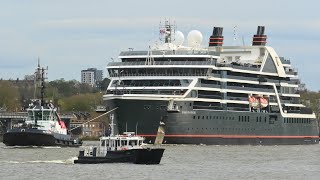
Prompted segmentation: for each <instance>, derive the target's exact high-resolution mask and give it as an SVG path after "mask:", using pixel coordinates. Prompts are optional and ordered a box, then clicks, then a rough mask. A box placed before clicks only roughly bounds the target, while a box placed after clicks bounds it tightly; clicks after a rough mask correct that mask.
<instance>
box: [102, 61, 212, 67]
mask: <svg viewBox="0 0 320 180" xmlns="http://www.w3.org/2000/svg"><path fill="white" fill-rule="evenodd" d="M215 64H216V62H215V61H214V60H204V61H154V63H153V64H152V66H157V65H200V66H201V65H215ZM137 65H147V64H146V62H145V61H131V62H130V61H129V62H110V63H108V66H137Z"/></svg>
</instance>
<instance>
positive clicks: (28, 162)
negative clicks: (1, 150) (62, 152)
mask: <svg viewBox="0 0 320 180" xmlns="http://www.w3.org/2000/svg"><path fill="white" fill-rule="evenodd" d="M75 159H77V157H71V158H69V159H61V160H60V159H57V160H33V161H0V163H8V164H30V163H33V164H36V163H44V164H73V161H74V160H75Z"/></svg>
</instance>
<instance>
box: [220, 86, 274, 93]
mask: <svg viewBox="0 0 320 180" xmlns="http://www.w3.org/2000/svg"><path fill="white" fill-rule="evenodd" d="M226 89H236V90H246V91H261V92H274V91H273V89H263V88H253V87H239V86H230V85H229V86H227V87H226Z"/></svg>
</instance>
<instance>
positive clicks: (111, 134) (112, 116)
mask: <svg viewBox="0 0 320 180" xmlns="http://www.w3.org/2000/svg"><path fill="white" fill-rule="evenodd" d="M113 118H114V114H110V119H111V124H110V125H111V133H110V136H113V135H114V127H113V126H114V124H113Z"/></svg>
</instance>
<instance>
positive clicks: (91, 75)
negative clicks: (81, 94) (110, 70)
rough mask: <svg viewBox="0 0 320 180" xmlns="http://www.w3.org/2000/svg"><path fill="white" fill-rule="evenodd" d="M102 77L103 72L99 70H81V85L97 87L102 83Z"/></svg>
mask: <svg viewBox="0 0 320 180" xmlns="http://www.w3.org/2000/svg"><path fill="white" fill-rule="evenodd" d="M102 76H103V72H102V70H97V68H88V69H87V70H81V83H86V84H89V85H90V86H92V87H96V86H97V85H98V84H99V82H101V81H102Z"/></svg>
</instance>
